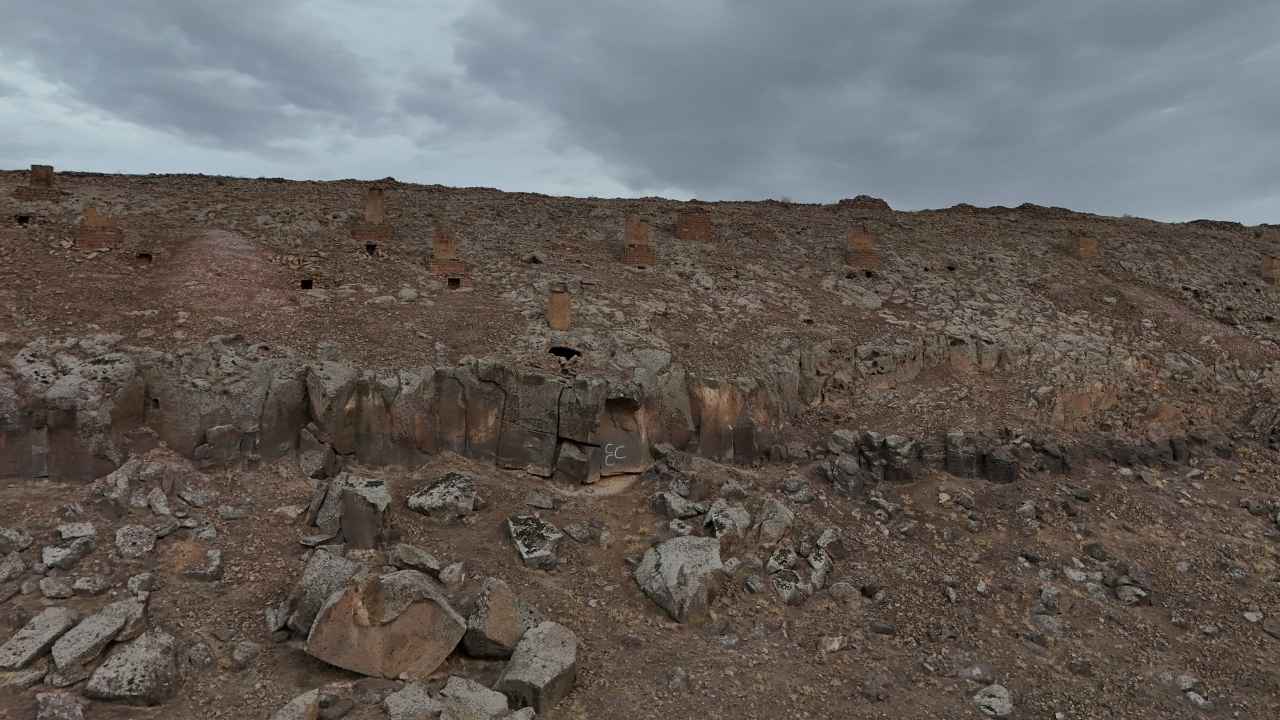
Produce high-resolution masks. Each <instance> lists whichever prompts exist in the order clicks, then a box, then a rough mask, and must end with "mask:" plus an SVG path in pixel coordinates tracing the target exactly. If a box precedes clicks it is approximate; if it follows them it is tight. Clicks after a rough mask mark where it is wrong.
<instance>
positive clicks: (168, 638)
mask: <svg viewBox="0 0 1280 720" xmlns="http://www.w3.org/2000/svg"><path fill="white" fill-rule="evenodd" d="M177 690H178V664H177V650H176V641H175V640H174V639H173V636H172V635H169V634H168V633H166V632H164V631H162V630H154V629H153V630H149V631H147V632H145V633H143V634H142V635H140V636H139V637H138V638H137V639H136V640H132V641H130V642H128V643H125V644H123V645H118V646H117V647H116V649H114V650H112V651H111V654H110V655H108V656H107V659H106V660H105V661H103V663H102V665H100V666H98V669H97V670H95V671H94V672H93V675H91V676H90V677H89V683H88V684H87V685H86V686H85V688H84V693H85V695H87V696H88V697H90V698H93V699H95V700H106V701H109V702H121V703H126V704H129V705H159V704H161V703H163V702H165V701H166V700H169V699H170V698H172V697H173V696H174V695H175V694H176V693H177Z"/></svg>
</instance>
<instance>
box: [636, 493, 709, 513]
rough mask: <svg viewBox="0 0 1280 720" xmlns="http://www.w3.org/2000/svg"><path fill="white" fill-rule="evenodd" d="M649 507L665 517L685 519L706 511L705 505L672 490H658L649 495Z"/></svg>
mask: <svg viewBox="0 0 1280 720" xmlns="http://www.w3.org/2000/svg"><path fill="white" fill-rule="evenodd" d="M649 508H650V509H651V510H653V511H654V512H655V513H657V514H658V515H661V516H662V517H665V518H672V519H676V520H685V519H688V518H691V517H695V516H697V515H701V514H702V513H704V512H706V506H705V505H703V504H701V503H695V502H690V501H689V500H686V499H685V498H683V497H681V496H680V495H677V494H676V493H673V492H666V491H663V492H658V493H654V494H653V495H652V496H650V497H649Z"/></svg>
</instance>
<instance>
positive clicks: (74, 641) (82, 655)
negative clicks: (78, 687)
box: [52, 600, 142, 671]
mask: <svg viewBox="0 0 1280 720" xmlns="http://www.w3.org/2000/svg"><path fill="white" fill-rule="evenodd" d="M141 607H142V604H141V603H139V602H137V601H136V600H123V601H121V602H118V603H112V604H110V605H108V606H106V607H105V608H103V609H102V610H100V611H99V612H96V613H94V614H93V615H90V616H89V617H87V618H85V619H83V620H81V621H80V623H79V624H77V625H76V626H75V627H73V628H71V630H70V631H68V632H67V633H66V634H65V635H63V636H62V637H60V638H58V640H57V642H55V643H54V644H53V651H52V654H53V664H54V666H55V667H57V668H58V669H59V670H63V671H66V670H69V669H72V668H75V667H78V666H82V665H84V664H85V663H88V662H89V661H91V660H93V659H94V658H96V657H98V654H99V653H101V652H102V650H103V648H105V647H106V646H107V644H108V643H110V642H111V641H112V640H115V639H116V637H118V636H119V635H120V633H121V631H123V630H124V629H125V628H126V627H127V626H128V625H129V624H130V621H131V620H132V619H133V618H134V617H135V615H136V614H140V612H141Z"/></svg>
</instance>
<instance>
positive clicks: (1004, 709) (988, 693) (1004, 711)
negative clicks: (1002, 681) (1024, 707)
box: [973, 685, 1013, 717]
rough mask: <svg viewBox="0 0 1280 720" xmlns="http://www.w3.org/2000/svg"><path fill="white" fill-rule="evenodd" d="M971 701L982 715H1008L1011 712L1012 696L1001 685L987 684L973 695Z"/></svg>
mask: <svg viewBox="0 0 1280 720" xmlns="http://www.w3.org/2000/svg"><path fill="white" fill-rule="evenodd" d="M973 702H974V704H976V705H977V706H978V710H980V711H981V712H982V714H983V715H987V716H990V717H1008V716H1009V715H1011V714H1013V698H1012V696H1011V695H1010V694H1009V690H1008V688H1006V687H1005V686H1003V685H988V686H986V687H984V688H982V689H981V690H979V691H978V692H977V694H976V695H974V696H973Z"/></svg>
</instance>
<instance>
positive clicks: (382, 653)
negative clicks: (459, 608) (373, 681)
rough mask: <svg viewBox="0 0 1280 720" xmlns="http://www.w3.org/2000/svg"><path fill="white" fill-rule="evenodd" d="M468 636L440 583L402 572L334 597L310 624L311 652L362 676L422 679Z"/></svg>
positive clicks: (358, 584) (368, 580) (354, 586)
mask: <svg viewBox="0 0 1280 720" xmlns="http://www.w3.org/2000/svg"><path fill="white" fill-rule="evenodd" d="M465 632H466V620H465V619H463V618H462V616H460V615H459V614H458V613H457V612H456V611H455V610H454V609H453V608H452V607H451V606H450V605H449V602H448V600H447V599H446V597H445V592H444V589H443V588H442V587H441V586H440V585H439V584H438V583H437V582H436V581H434V580H432V579H431V578H430V577H428V576H427V575H424V574H423V573H420V572H417V571H416V570H401V571H399V572H394V573H390V574H388V575H383V576H381V577H368V578H365V579H363V580H362V581H359V582H353V583H351V584H349V585H347V586H346V587H345V588H343V589H342V590H340V591H338V592H335V593H333V595H332V596H330V598H329V599H328V601H327V602H326V603H325V605H324V607H322V608H321V609H320V612H319V614H317V615H316V619H315V623H313V624H312V626H311V634H310V635H309V636H308V637H307V653H309V654H310V655H312V656H313V657H316V658H318V659H320V660H323V661H325V662H327V663H329V664H330V665H336V666H338V667H341V668H345V669H347V670H351V671H354V672H358V673H361V674H363V675H370V676H373V677H385V678H399V677H407V678H413V679H423V678H426V677H427V676H429V675H430V674H431V673H432V672H433V671H435V669H436V668H437V667H439V666H440V664H441V663H442V662H444V660H445V658H447V657H448V656H449V654H450V653H451V652H453V650H454V648H455V647H457V645H458V643H459V642H460V641H461V640H462V636H463V634H464V633H465Z"/></svg>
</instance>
